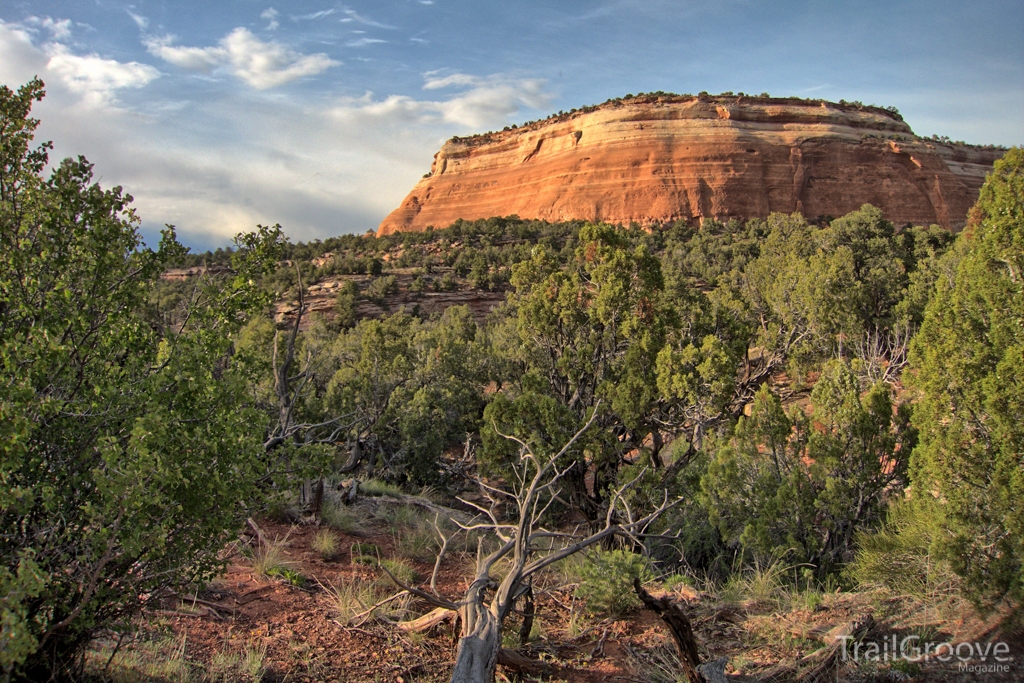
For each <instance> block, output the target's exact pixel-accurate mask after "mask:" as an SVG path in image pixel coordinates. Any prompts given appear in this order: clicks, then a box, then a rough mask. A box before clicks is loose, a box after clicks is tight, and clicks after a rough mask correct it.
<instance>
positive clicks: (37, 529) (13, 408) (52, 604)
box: [0, 80, 279, 680]
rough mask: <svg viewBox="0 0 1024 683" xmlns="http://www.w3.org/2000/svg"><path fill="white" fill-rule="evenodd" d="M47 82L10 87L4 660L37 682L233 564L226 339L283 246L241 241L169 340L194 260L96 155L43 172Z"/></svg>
mask: <svg viewBox="0 0 1024 683" xmlns="http://www.w3.org/2000/svg"><path fill="white" fill-rule="evenodd" d="M42 87H43V86H42V83H41V82H40V81H38V80H34V81H32V82H30V83H28V84H27V85H25V86H23V87H22V88H20V89H19V90H18V92H17V93H15V92H12V91H11V90H10V89H8V88H6V87H0V126H2V127H0V368H2V373H0V558H2V560H0V599H2V600H0V601H2V605H3V606H2V608H0V609H2V615H0V628H2V632H0V641H2V642H3V646H2V648H0V668H2V670H3V671H4V673H5V675H6V676H7V677H13V678H15V679H26V680H50V679H63V678H69V677H72V676H74V675H75V673H76V669H77V666H78V664H79V663H80V662H81V657H80V655H81V653H82V651H83V648H84V646H85V645H86V644H87V643H88V642H89V640H90V639H91V638H92V636H93V634H94V633H95V632H96V631H97V629H100V628H104V627H108V626H111V625H113V624H114V623H115V622H117V621H118V620H124V619H126V618H128V617H130V616H131V615H132V614H133V613H134V612H135V611H136V610H138V609H139V608H140V607H141V606H142V604H143V602H144V601H145V600H146V598H147V596H152V595H154V594H156V593H157V592H159V591H162V590H164V589H167V588H178V587H181V586H184V585H187V584H190V583H192V582H194V581H197V580H202V579H206V578H209V577H211V576H213V575H214V574H215V572H216V571H217V570H218V568H219V567H220V566H221V564H222V562H221V561H220V560H219V559H218V551H219V550H220V549H221V548H222V547H223V544H224V543H225V542H226V541H227V540H228V538H229V537H230V535H231V534H232V533H233V532H234V530H235V529H236V528H237V526H236V524H237V523H238V522H239V519H240V516H241V515H242V514H243V505H244V504H245V503H246V501H248V500H249V499H250V498H251V497H252V495H253V493H254V492H253V487H252V482H253V480H254V473H255V472H256V471H257V469H258V465H259V458H260V455H259V454H260V448H259V442H258V439H257V437H258V435H254V434H252V430H251V424H252V422H251V420H252V418H253V415H252V413H251V411H250V410H248V409H247V408H246V406H245V396H246V392H245V388H246V384H247V381H248V373H247V370H246V368H245V367H244V366H242V365H241V364H239V363H235V362H233V361H232V359H231V356H230V347H231V337H232V333H233V331H234V330H235V329H236V328H237V325H238V324H239V321H240V320H242V319H243V318H244V315H245V313H246V312H247V311H248V310H251V309H253V308H254V307H258V306H262V305H266V304H267V303H269V302H268V301H267V299H266V297H265V296H264V295H263V294H262V293H261V292H260V291H259V289H258V287H257V286H256V285H254V284H253V283H254V282H256V281H258V280H259V278H260V277H261V276H262V274H263V272H265V271H266V270H267V268H268V266H269V265H270V264H272V262H273V260H274V258H275V255H276V245H277V243H278V240H279V230H277V229H262V230H261V231H260V232H259V233H258V234H254V235H249V236H243V237H241V238H240V239H239V242H238V246H239V250H238V251H236V252H235V253H234V254H233V261H234V270H235V275H234V277H232V278H231V279H230V280H229V281H228V282H226V283H223V285H218V286H217V287H209V288H202V287H201V288H199V289H198V290H197V292H196V294H195V295H194V296H193V298H192V300H191V302H190V304H189V308H190V310H189V315H188V316H187V319H186V322H185V324H182V325H180V326H176V327H175V328H174V329H173V330H172V331H170V332H169V333H166V334H162V333H161V332H160V331H159V330H160V327H161V326H160V325H159V324H158V322H159V321H153V320H150V319H148V318H147V316H146V311H147V297H148V296H149V293H150V292H151V290H152V287H153V283H154V281H155V280H156V279H157V278H158V276H159V274H160V272H161V271H162V269H163V268H164V267H166V265H167V264H168V263H170V262H173V261H174V260H176V259H178V258H180V257H181V256H182V255H183V253H184V251H185V250H184V248H183V247H181V246H180V245H179V244H178V243H177V242H176V241H175V239H174V232H173V230H171V229H168V230H166V231H165V232H164V238H163V240H162V241H161V243H160V248H159V250H158V251H152V250H149V249H147V248H145V247H144V246H143V245H142V242H141V239H140V237H139V234H138V230H137V227H138V219H137V217H136V215H135V213H134V211H133V210H132V209H131V207H130V202H131V197H130V196H128V195H125V194H122V192H121V188H114V189H112V190H103V189H101V188H100V187H99V186H98V185H96V184H93V183H92V166H91V165H89V164H88V162H86V161H85V160H84V159H82V158H79V159H78V160H71V159H67V160H64V161H63V162H62V163H61V164H59V165H58V166H57V168H56V169H54V171H53V172H52V174H50V176H49V177H48V178H44V177H43V171H44V168H45V165H46V162H47V153H46V150H47V148H48V145H42V146H40V147H38V148H35V149H32V148H31V142H32V138H33V131H34V130H35V128H36V126H37V123H38V122H37V121H36V120H35V119H32V118H30V117H29V112H30V109H31V105H32V102H34V101H38V100H40V99H41V98H42V97H43V89H42Z"/></svg>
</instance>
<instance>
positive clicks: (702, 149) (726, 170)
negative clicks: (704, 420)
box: [378, 96, 1002, 235]
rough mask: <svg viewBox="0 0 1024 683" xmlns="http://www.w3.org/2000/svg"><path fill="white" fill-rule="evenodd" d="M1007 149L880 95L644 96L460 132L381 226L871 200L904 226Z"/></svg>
mask: <svg viewBox="0 0 1024 683" xmlns="http://www.w3.org/2000/svg"><path fill="white" fill-rule="evenodd" d="M1001 154H1002V151H1000V150H994V149H987V148H978V147H970V146H961V145H953V144H943V143H939V142H934V141H932V140H926V139H922V138H918V137H916V136H915V135H914V134H913V132H912V131H911V129H910V127H909V126H908V125H907V124H906V123H904V122H903V121H902V119H900V117H899V116H898V115H894V114H891V113H890V112H888V111H885V110H883V109H878V108H874V107H857V106H853V105H847V104H832V103H828V102H817V101H800V100H782V99H766V98H753V99H748V98H743V97H739V98H738V97H728V98H727V97H721V96H718V97H683V96H674V97H664V98H661V97H659V98H653V97H647V98H642V97H638V98H634V99H630V100H624V101H613V102H610V103H607V104H604V105H601V106H599V107H593V108H588V109H587V110H585V111H581V112H576V113H573V114H566V115H561V116H557V117H553V118H550V119H548V120H546V121H542V122H538V123H534V124H530V125H528V126H524V127H522V128H520V129H512V130H506V131H503V132H499V133H490V134H487V135H478V136H475V137H472V138H462V139H460V138H453V139H451V140H449V141H448V142H446V143H445V144H444V146H443V147H442V148H441V151H439V152H438V153H437V154H436V155H435V156H434V163H433V166H432V167H431V169H430V173H429V174H428V175H426V176H424V178H423V180H421V181H420V182H419V183H417V184H416V187H415V188H413V190H412V192H411V193H409V196H408V197H406V199H405V201H403V202H402V205H401V206H400V207H398V208H397V209H395V210H394V211H393V212H391V214H390V215H389V216H388V217H387V218H385V219H384V222H382V223H381V224H380V228H379V230H378V234H379V235H386V234H389V233H392V232H396V231H400V230H423V229H425V228H426V227H427V226H428V225H433V226H435V227H438V228H441V227H445V226H447V225H449V224H451V223H452V222H453V221H455V220H456V219H458V218H463V219H466V220H472V219H476V218H487V217H490V216H507V215H510V214H517V215H519V216H520V217H522V218H538V219H544V220H549V221H559V220H569V219H586V220H601V221H608V222H612V223H629V222H630V221H636V222H638V223H640V224H642V225H649V224H651V223H654V222H668V221H674V220H677V219H683V220H688V221H691V222H696V221H699V220H700V219H701V218H704V217H714V218H718V219H720V220H723V219H729V218H739V219H747V218H753V217H759V216H760V217H763V216H767V215H768V214H769V213H771V212H773V211H781V212H786V213H789V212H793V211H800V212H801V213H803V214H804V215H805V216H808V217H810V218H816V217H819V216H841V215H843V214H845V213H848V212H849V211H852V210H854V209H857V208H859V207H860V206H861V205H862V204H864V203H870V204H874V205H875V206H877V207H879V208H881V209H882V211H883V212H884V213H885V215H886V217H887V218H888V219H889V220H891V221H893V222H894V223H896V224H897V225H901V224H904V223H907V222H910V223H915V224H931V223H938V224H940V225H944V226H946V227H949V228H954V229H956V228H959V227H961V226H962V225H963V224H964V222H965V219H966V216H967V211H968V209H969V208H970V207H971V205H972V204H973V203H974V201H975V200H976V199H977V195H978V189H979V188H980V187H981V184H982V182H983V181H984V178H985V173H986V172H988V170H989V169H990V168H991V167H992V163H993V162H994V160H995V159H996V158H998V157H999V156H1000V155H1001Z"/></svg>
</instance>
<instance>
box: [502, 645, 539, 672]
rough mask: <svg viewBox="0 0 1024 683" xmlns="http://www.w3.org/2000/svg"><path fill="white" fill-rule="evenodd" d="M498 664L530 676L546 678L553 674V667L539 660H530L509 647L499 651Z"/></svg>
mask: <svg viewBox="0 0 1024 683" xmlns="http://www.w3.org/2000/svg"><path fill="white" fill-rule="evenodd" d="M498 664H501V665H502V666H507V667H510V668H512V669H515V670H516V671H518V672H519V673H521V674H528V675H530V676H546V675H548V674H549V673H551V665H550V664H548V663H547V662H542V661H540V660H539V659H530V658H529V657H527V656H525V655H521V654H519V653H518V652H516V651H515V650H510V649H508V648H507V647H503V648H501V650H499V651H498Z"/></svg>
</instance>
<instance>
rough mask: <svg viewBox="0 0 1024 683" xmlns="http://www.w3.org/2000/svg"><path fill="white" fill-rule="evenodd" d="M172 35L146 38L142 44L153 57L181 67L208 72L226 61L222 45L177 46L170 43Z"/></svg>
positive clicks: (226, 56) (225, 52)
mask: <svg viewBox="0 0 1024 683" xmlns="http://www.w3.org/2000/svg"><path fill="white" fill-rule="evenodd" d="M174 40H175V37H174V36H171V35H168V36H164V37H162V38H147V39H146V40H145V41H144V42H143V44H144V45H145V46H146V50H148V51H149V53H150V54H151V55H153V56H155V57H159V58H160V59H162V60H164V61H165V62H169V63H171V64H173V65H174V66H180V67H181V68H182V69H188V70H190V71H202V72H203V73H209V72H210V71H213V70H214V69H216V68H217V67H218V66H221V65H223V64H224V63H225V62H227V61H228V51H227V50H226V49H224V48H222V47H178V46H175V45H172V44H171V43H173V42H174Z"/></svg>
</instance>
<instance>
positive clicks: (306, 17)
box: [292, 9, 338, 21]
mask: <svg viewBox="0 0 1024 683" xmlns="http://www.w3.org/2000/svg"><path fill="white" fill-rule="evenodd" d="M337 11H338V10H336V9H324V10H320V11H319V12H312V13H310V14H302V15H299V16H293V17H292V21H315V20H317V19H322V18H323V17H329V16H331V15H332V14H334V13H335V12H337Z"/></svg>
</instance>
